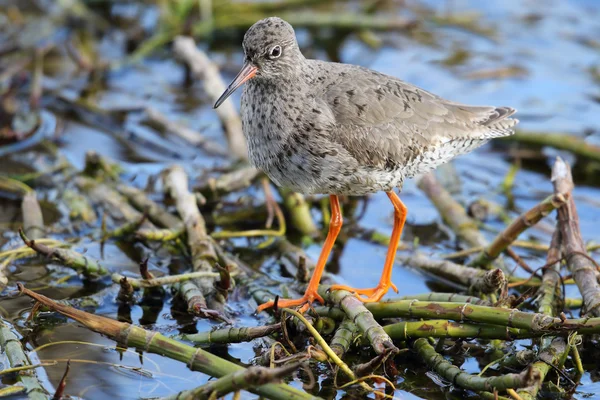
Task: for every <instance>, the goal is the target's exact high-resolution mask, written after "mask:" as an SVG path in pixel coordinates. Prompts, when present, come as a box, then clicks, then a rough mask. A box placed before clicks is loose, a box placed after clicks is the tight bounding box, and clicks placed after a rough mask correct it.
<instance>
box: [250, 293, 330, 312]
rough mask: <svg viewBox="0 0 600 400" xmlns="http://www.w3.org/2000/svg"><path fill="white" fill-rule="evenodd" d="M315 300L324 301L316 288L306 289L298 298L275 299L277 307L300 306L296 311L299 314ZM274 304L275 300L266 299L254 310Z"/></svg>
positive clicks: (260, 309)
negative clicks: (313, 289)
mask: <svg viewBox="0 0 600 400" xmlns="http://www.w3.org/2000/svg"><path fill="white" fill-rule="evenodd" d="M315 300H317V301H318V302H320V303H321V304H325V301H324V300H323V298H322V297H321V296H319V294H318V293H317V291H316V290H315V291H312V290H307V291H306V293H304V296H302V297H301V298H299V299H279V300H278V301H277V308H291V307H297V306H302V307H301V308H300V309H299V310H298V311H299V312H300V313H301V314H304V313H305V312H306V310H308V307H310V305H311V304H312V302H313V301H315ZM274 305H275V302H274V301H273V300H270V301H267V302H266V303H263V304H261V305H260V306H258V308H257V309H256V312H257V313H259V312H261V311H264V310H266V309H267V308H271V307H273V306H274Z"/></svg>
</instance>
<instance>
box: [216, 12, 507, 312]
mask: <svg viewBox="0 0 600 400" xmlns="http://www.w3.org/2000/svg"><path fill="white" fill-rule="evenodd" d="M243 48H244V54H245V63H244V66H243V68H242V70H241V71H240V72H239V74H238V75H237V76H236V78H235V79H234V81H233V82H232V83H231V84H230V86H229V87H228V88H227V90H226V91H225V93H223V95H222V96H221V98H220V99H219V100H218V101H217V102H216V104H215V107H218V106H219V105H220V104H221V103H222V102H223V101H224V100H225V99H226V98H227V97H228V96H230V95H231V93H233V92H234V91H235V90H236V88H238V87H239V86H241V85H242V84H243V83H245V82H247V84H246V86H245V87H244V92H243V95H242V119H243V129H244V134H245V135H246V138H247V140H248V151H249V155H250V159H251V161H252V162H253V163H254V164H255V165H256V166H257V167H258V168H260V169H262V170H263V171H264V172H265V173H266V174H267V175H268V176H269V177H270V178H271V180H272V181H273V182H274V183H276V184H277V185H280V186H284V187H287V188H290V189H292V190H294V191H297V192H300V193H324V194H329V196H330V201H331V222H330V224H329V233H328V235H327V239H326V240H325V244H324V246H323V249H322V251H321V255H320V257H319V260H318V262H317V265H316V268H315V271H314V273H313V276H312V278H311V280H310V283H309V285H308V288H307V290H306V293H305V294H304V296H303V297H302V298H300V299H294V300H287V299H286V300H279V302H278V306H280V307H293V306H302V309H303V310H306V309H307V307H308V305H309V304H310V303H311V302H313V301H314V300H318V301H320V302H323V299H322V298H321V296H319V294H318V293H317V288H318V285H319V280H320V278H321V275H322V273H323V270H324V267H325V264H326V262H327V259H328V257H329V254H330V252H331V249H332V247H333V245H334V242H335V240H336V237H337V235H338V233H339V232H340V229H341V227H342V215H341V212H340V206H339V201H338V195H364V194H367V193H373V192H378V191H385V192H386V193H387V195H388V197H389V199H390V201H391V202H392V205H393V206H394V211H395V213H394V228H393V231H392V236H391V240H390V245H389V248H388V251H387V257H386V260H385V265H384V268H383V274H382V275H381V279H380V281H379V284H378V285H377V286H376V287H375V288H370V289H355V288H351V287H346V286H340V285H335V286H333V287H332V290H336V289H344V290H349V291H352V292H354V293H356V294H357V296H359V298H361V300H362V301H365V302H373V301H379V300H380V299H381V297H382V296H383V295H384V294H385V293H386V292H387V291H388V290H389V288H390V287H391V288H392V289H394V290H395V291H396V292H397V291H398V290H397V288H396V286H395V285H394V284H393V283H392V281H391V275H392V266H393V263H394V258H395V255H396V250H397V247H398V243H399V240H400V236H401V234H402V228H403V226H404V222H405V219H406V213H407V209H406V206H405V205H404V204H403V203H402V201H401V200H400V199H399V198H398V196H397V195H396V193H395V192H394V191H393V189H394V188H401V187H402V184H403V182H404V179H406V178H409V177H412V176H414V175H416V174H422V173H424V172H427V171H430V170H432V169H434V168H435V167H437V166H438V165H440V164H442V163H445V162H447V161H449V160H450V159H452V158H453V157H455V156H457V155H460V154H464V153H467V152H469V151H471V150H473V149H475V148H477V147H479V146H481V145H482V144H484V143H486V142H487V141H488V140H490V139H493V138H496V137H502V136H508V135H511V134H512V133H513V127H514V126H515V125H516V124H517V122H518V120H516V119H513V118H509V117H510V116H511V115H513V114H514V113H515V110H514V109H512V108H510V107H485V106H484V107H481V106H468V105H464V104H458V103H453V102H451V101H448V100H444V99H442V98H441V97H438V96H436V95H434V94H432V93H429V92H427V91H425V90H423V89H420V88H418V87H416V86H413V85H411V84H409V83H406V82H403V81H401V80H399V79H396V78H394V77H391V76H387V75H384V74H381V73H378V72H375V71H372V70H369V69H366V68H362V67H359V66H355V65H348V64H338V63H331V62H324V61H317V60H308V59H306V58H304V56H303V55H302V53H301V52H300V49H299V48H298V43H297V42H296V37H295V34H294V30H293V28H292V26H291V25H290V24H288V23H287V22H285V21H283V20H281V19H279V18H275V17H272V18H267V19H263V20H261V21H258V22H257V23H255V24H254V25H253V26H252V27H251V28H250V29H249V30H248V32H246V35H245V36H244V42H243ZM272 306H273V302H272V301H270V302H268V303H265V304H262V305H260V306H259V307H258V310H259V311H262V310H264V309H266V308H269V307H272Z"/></svg>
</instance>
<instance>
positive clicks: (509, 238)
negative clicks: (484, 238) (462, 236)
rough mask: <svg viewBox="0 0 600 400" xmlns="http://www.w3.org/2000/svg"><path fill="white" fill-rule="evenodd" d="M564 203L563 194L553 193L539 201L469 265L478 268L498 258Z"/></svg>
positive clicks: (565, 200)
mask: <svg viewBox="0 0 600 400" xmlns="http://www.w3.org/2000/svg"><path fill="white" fill-rule="evenodd" d="M566 202H567V199H566V197H565V195H564V194H563V193H555V194H554V195H552V196H550V197H548V198H546V199H544V200H543V201H541V202H540V203H539V204H536V205H535V206H534V207H533V208H531V209H530V210H528V211H526V212H524V213H523V214H521V215H519V217H518V218H517V219H515V220H514V221H513V222H512V223H511V224H510V225H509V226H507V227H506V229H504V230H503V231H502V232H500V233H499V234H498V235H497V236H496V238H495V239H494V241H493V242H492V243H491V244H490V245H489V246H487V247H486V248H485V249H484V250H483V251H482V252H481V254H479V256H478V257H477V258H476V259H475V260H473V262H471V265H472V266H478V267H483V266H487V265H488V264H489V263H490V262H492V261H493V260H495V259H496V258H498V256H499V255H500V254H501V253H502V252H503V251H504V250H506V249H507V248H508V246H510V244H511V243H513V242H514V241H515V240H516V239H517V237H519V235H520V234H521V233H523V232H524V231H525V230H526V229H527V228H529V227H530V226H532V225H535V224H536V223H538V221H540V220H541V219H542V218H544V217H545V216H546V215H548V214H549V213H550V212H552V211H554V210H555V209H557V208H559V207H561V206H562V205H563V204H565V203H566Z"/></svg>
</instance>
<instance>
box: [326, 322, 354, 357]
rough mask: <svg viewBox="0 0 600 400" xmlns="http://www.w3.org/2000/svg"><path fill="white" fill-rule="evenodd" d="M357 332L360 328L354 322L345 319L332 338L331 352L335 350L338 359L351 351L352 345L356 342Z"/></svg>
mask: <svg viewBox="0 0 600 400" xmlns="http://www.w3.org/2000/svg"><path fill="white" fill-rule="evenodd" d="M357 331H358V328H357V327H356V324H354V322H352V321H351V320H349V319H347V318H346V319H344V320H343V321H342V322H341V323H340V325H339V326H338V327H337V329H336V330H335V333H334V334H333V337H332V338H331V343H330V346H331V350H333V351H334V353H335V354H336V355H337V356H338V357H340V358H342V357H344V354H346V352H347V351H348V350H349V349H350V345H352V341H353V340H354V337H355V336H356V333H357Z"/></svg>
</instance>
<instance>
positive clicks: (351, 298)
mask: <svg viewBox="0 0 600 400" xmlns="http://www.w3.org/2000/svg"><path fill="white" fill-rule="evenodd" d="M319 295H321V297H323V299H324V300H325V301H326V302H328V303H333V304H335V305H337V306H339V307H340V308H341V309H342V310H343V311H344V313H345V314H346V315H347V317H348V319H349V320H350V321H352V322H353V323H354V324H356V326H357V328H358V330H359V331H360V332H361V333H362V334H364V335H365V336H366V337H367V338H368V340H369V343H371V346H372V347H373V350H375V353H377V354H384V353H388V354H395V353H397V352H398V348H397V347H396V346H394V343H393V342H392V339H391V338H390V337H389V335H388V334H387V333H386V332H385V331H384V330H383V328H382V327H381V325H379V323H377V321H375V318H373V314H371V312H369V310H367V308H366V307H365V305H368V304H363V303H362V302H361V301H360V300H359V299H357V298H356V296H355V295H354V294H352V293H350V292H347V291H345V290H335V291H329V290H328V289H327V287H326V286H320V287H319Z"/></svg>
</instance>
